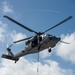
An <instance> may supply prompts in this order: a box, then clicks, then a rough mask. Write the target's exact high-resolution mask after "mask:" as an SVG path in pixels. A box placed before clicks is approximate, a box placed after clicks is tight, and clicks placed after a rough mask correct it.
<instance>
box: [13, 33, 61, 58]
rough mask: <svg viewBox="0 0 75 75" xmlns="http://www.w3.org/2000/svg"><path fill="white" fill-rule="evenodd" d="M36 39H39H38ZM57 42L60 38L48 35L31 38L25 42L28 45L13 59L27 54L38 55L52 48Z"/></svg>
mask: <svg viewBox="0 0 75 75" xmlns="http://www.w3.org/2000/svg"><path fill="white" fill-rule="evenodd" d="M38 37H40V39H39V38H38ZM58 41H60V38H57V37H55V36H52V35H48V34H43V35H41V36H37V37H32V38H31V39H30V40H28V41H27V42H29V43H28V44H27V45H26V46H25V49H24V50H22V51H21V52H19V53H17V54H16V55H15V56H14V57H21V56H24V55H27V54H33V53H38V52H40V51H43V50H45V49H47V48H53V47H54V46H55V45H56V44H57V43H58ZM38 48H39V49H38Z"/></svg>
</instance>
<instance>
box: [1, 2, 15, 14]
mask: <svg viewBox="0 0 75 75" xmlns="http://www.w3.org/2000/svg"><path fill="white" fill-rule="evenodd" d="M2 11H3V13H4V14H9V13H13V12H14V11H13V9H12V5H11V4H10V3H9V2H7V1H4V2H3V6H2Z"/></svg>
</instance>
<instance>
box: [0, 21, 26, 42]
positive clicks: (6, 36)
mask: <svg viewBox="0 0 75 75" xmlns="http://www.w3.org/2000/svg"><path fill="white" fill-rule="evenodd" d="M23 38H26V35H25V34H22V33H16V31H15V30H13V31H10V30H9V28H8V25H7V24H5V23H3V22H2V21H0V43H5V42H6V43H12V42H13V41H17V40H20V39H23Z"/></svg>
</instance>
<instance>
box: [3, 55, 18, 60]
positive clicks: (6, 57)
mask: <svg viewBox="0 0 75 75" xmlns="http://www.w3.org/2000/svg"><path fill="white" fill-rule="evenodd" d="M2 58H5V59H9V60H14V61H18V60H19V58H15V57H12V56H9V55H6V54H3V55H2Z"/></svg>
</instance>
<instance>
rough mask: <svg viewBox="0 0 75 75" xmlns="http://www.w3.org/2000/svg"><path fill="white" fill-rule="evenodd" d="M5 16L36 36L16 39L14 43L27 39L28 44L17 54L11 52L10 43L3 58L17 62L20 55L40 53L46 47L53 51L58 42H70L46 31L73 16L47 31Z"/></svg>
mask: <svg viewBox="0 0 75 75" xmlns="http://www.w3.org/2000/svg"><path fill="white" fill-rule="evenodd" d="M4 17H5V18H7V19H9V20H10V21H12V22H14V23H16V24H17V25H19V26H21V27H22V28H24V29H26V30H28V31H30V32H33V33H35V34H36V35H35V36H31V37H28V38H25V39H21V40H18V41H14V42H13V43H18V42H21V41H25V40H26V43H25V44H26V45H25V49H24V50H21V51H20V52H19V53H17V54H15V55H14V54H13V53H12V52H11V48H10V47H11V46H12V45H10V46H9V47H8V48H7V52H8V54H2V58H5V59H9V60H13V61H15V63H16V62H17V61H18V60H19V58H20V57H22V56H24V55H27V54H34V53H38V52H40V51H43V50H45V49H48V52H51V49H52V48H53V47H55V46H56V44H57V43H58V42H59V41H60V42H62V43H66V44H69V43H67V42H64V41H61V38H60V37H56V36H53V35H51V34H45V33H46V32H48V31H49V30H51V29H53V28H55V27H57V26H59V25H61V24H62V23H64V22H66V21H68V20H69V19H71V18H72V16H69V17H68V18H66V19H65V20H63V21H61V22H60V23H58V24H56V25H54V26H52V27H51V28H49V29H47V30H46V31H44V32H36V31H34V30H32V29H30V28H28V27H26V26H25V25H23V24H21V23H19V22H17V21H15V20H14V19H12V18H10V17H8V16H6V15H4Z"/></svg>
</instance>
